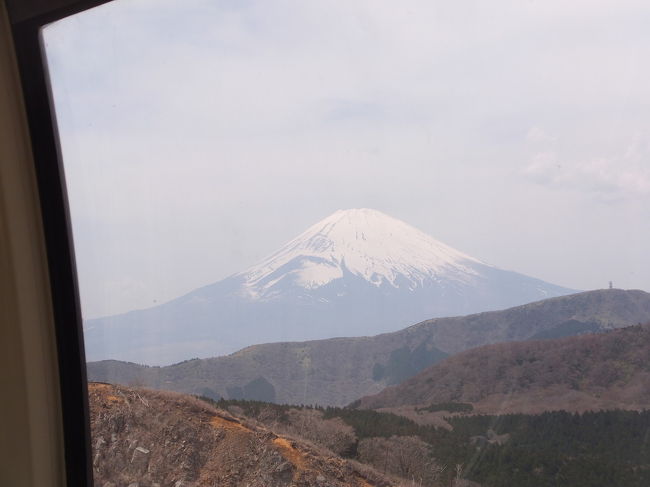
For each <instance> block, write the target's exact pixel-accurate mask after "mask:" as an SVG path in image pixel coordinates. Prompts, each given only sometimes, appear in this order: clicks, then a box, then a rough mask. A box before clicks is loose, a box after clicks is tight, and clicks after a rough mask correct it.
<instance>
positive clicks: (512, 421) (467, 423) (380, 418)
mask: <svg viewBox="0 0 650 487" xmlns="http://www.w3.org/2000/svg"><path fill="white" fill-rule="evenodd" d="M206 400H208V401H209V402H211V403H214V404H215V405H217V406H218V407H220V408H223V409H228V408H229V407H230V406H238V407H239V408H241V410H243V411H244V414H245V415H246V416H249V417H251V418H259V417H260V413H261V412H262V411H267V412H268V411H269V410H272V411H274V412H275V418H276V420H278V421H280V422H281V421H289V415H288V414H287V413H288V411H290V410H291V409H305V408H307V409H315V410H318V411H321V412H322V415H323V419H331V418H340V419H341V420H343V421H344V422H345V423H346V424H348V425H349V426H351V427H352V428H353V429H354V432H355V435H356V443H357V445H358V444H359V442H360V441H362V440H364V439H368V438H391V437H418V438H419V439H421V440H422V441H424V442H425V443H426V444H428V445H429V446H430V449H429V455H430V456H431V460H432V461H435V463H436V464H438V465H440V466H441V467H443V468H442V472H441V474H440V478H439V483H438V485H450V483H451V481H452V478H453V477H454V476H455V475H457V466H462V477H463V478H466V479H469V480H472V481H475V482H478V483H480V484H481V485H482V486H484V487H511V486H519V485H521V486H527V487H542V486H543V487H547V486H554V487H563V486H566V487H602V486H617V487H628V486H629V487H647V486H649V485H650V411H643V412H636V411H621V410H614V411H600V412H587V413H583V414H577V413H568V412H564V411H557V412H547V413H543V414H540V415H524V414H508V415H503V416H484V415H461V416H451V417H448V418H446V420H447V422H448V423H449V424H451V425H452V427H453V430H452V431H449V430H446V429H444V428H435V427H433V426H422V425H418V424H417V423H415V422H413V421H411V420H410V419H407V418H405V417H402V416H398V415H395V414H390V413H379V412H376V411H372V410H359V409H351V408H318V407H315V408H314V407H311V406H289V405H278V404H269V403H263V402H257V401H236V400H229V401H225V400H222V401H218V402H214V401H212V400H210V399H206ZM438 406H439V405H432V407H431V409H434V410H437V409H439V407H438ZM458 409H465V408H464V407H463V406H459V408H458ZM357 453H358V452H357V449H356V448H351V449H349V451H348V452H347V453H346V456H348V457H349V458H353V459H358V458H357Z"/></svg>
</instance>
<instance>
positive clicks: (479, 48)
mask: <svg viewBox="0 0 650 487" xmlns="http://www.w3.org/2000/svg"><path fill="white" fill-rule="evenodd" d="M649 25H650V3H649V2H647V1H624V0H616V1H596V0H584V1H572V0H561V1H549V0H545V1H522V0H512V1H490V2H488V1H482V2H480V1H467V0H456V1H453V2H452V1H435V0H422V1H416V0H406V1H402V2H394V1H388V0H386V1H384V0H372V1H371V0H365V1H362V0H359V1H357V0H345V1H318V0H312V1H308V0H295V1H291V0H259V1H256V0H226V1H219V0H206V1H200V0H192V1H189V0H183V1H180V0H179V1H168V0H118V1H115V2H113V3H111V4H107V5H105V6H102V7H99V8H96V9H93V10H91V11H88V12H85V13H83V14H80V15H77V16H74V17H72V18H69V19H65V20H63V21H60V22H57V23H55V24H53V25H51V26H49V27H47V28H46V29H45V32H44V39H45V44H46V50H47V56H48V62H49V66H50V72H51V78H52V85H53V93H54V99H55V103H56V110H57V120H58V123H59V129H60V133H61V140H62V148H63V155H64V164H65V169H66V177H67V180H68V188H69V197H70V202H71V209H72V217H73V227H74V237H75V246H76V255H77V265H78V271H79V279H80V284H81V295H82V308H83V312H84V316H85V317H87V318H88V317H97V316H101V315H106V314H113V313H117V312H122V311H128V310H131V309H134V308H141V307H148V306H151V305H153V304H156V303H160V302H164V301H166V300H169V299H171V298H174V297H176V296H179V295H182V294H184V293H186V292H188V291H190V290H192V289H194V288H196V287H199V286H202V285H205V284H208V283H211V282H215V281H218V280H220V279H222V278H224V277H227V276H228V275H230V274H232V273H234V272H238V271H242V270H244V269H245V268H247V267H248V266H250V265H252V264H254V263H255V262H256V261H258V260H259V259H261V258H263V257H264V256H266V255H267V254H270V253H271V252H273V251H274V250H276V249H277V248H278V247H279V246H280V245H282V244H283V243H285V242H286V241H287V240H289V239H291V238H293V237H294V236H296V235H297V234H298V233H300V232H301V231H303V230H304V229H305V228H306V227H308V226H309V225H311V224H313V223H315V222H316V221H318V220H320V219H321V218H324V217H326V216H327V215H329V214H330V213H332V212H334V211H335V210H337V209H345V208H356V207H369V208H375V209H378V210H380V211H383V212H385V213H388V214H389V215H391V216H394V217H397V218H400V219H402V220H404V221H406V222H407V223H410V224H412V225H414V226H416V227H418V228H420V229H421V230H423V231H425V232H427V233H429V234H430V235H432V236H434V237H435V238H437V239H439V240H442V241H443V242H445V243H447V244H449V245H451V246H453V247H456V248H458V249H459V250H461V251H463V252H466V253H468V254H470V255H473V256H475V257H477V258H479V259H481V260H483V261H486V262H488V263H491V264H494V265H496V266H498V267H501V268H505V269H509V270H515V271H518V272H522V273H524V274H528V275H531V276H534V277H538V278H541V279H544V280H547V281H549V282H552V283H555V284H559V285H563V286H567V287H573V288H577V289H594V288H602V287H606V286H607V283H608V281H609V280H612V281H614V285H615V286H616V287H621V288H640V289H645V290H648V291H650V257H649V254H650V252H649V249H650V223H649V222H650V88H649V87H650V63H649V62H648V60H649V59H650V29H649V28H648V26H649Z"/></svg>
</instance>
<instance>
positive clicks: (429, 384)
mask: <svg viewBox="0 0 650 487" xmlns="http://www.w3.org/2000/svg"><path fill="white" fill-rule="evenodd" d="M649 318H650V317H649ZM649 357H650V323H649V324H645V325H637V326H631V327H627V328H623V329H619V330H610V331H608V332H606V333H599V334H589V335H583V336H577V337H568V338H561V339H554V340H546V341H528V342H522V343H507V344H506V343H500V344H496V345H487V346H484V347H480V348H475V349H472V350H467V351H465V352H462V353H459V354H457V355H454V356H453V357H450V358H447V359H446V360H444V361H442V362H439V363H437V364H435V365H433V366H432V367H429V368H427V369H426V370H424V371H423V372H421V373H420V374H418V375H417V376H415V377H413V378H411V379H409V380H407V381H406V382H404V383H402V384H399V385H397V386H394V387H388V388H386V389H385V390H383V391H382V392H380V393H379V394H377V395H374V396H368V397H364V398H362V399H361V400H359V401H357V402H355V403H354V405H355V406H356V407H359V408H372V409H379V408H398V407H403V406H419V407H420V408H427V407H430V406H431V405H432V404H435V405H441V404H450V403H466V404H467V403H469V404H471V405H472V411H473V412H474V413H484V414H496V413H500V414H503V413H515V412H517V413H529V414H535V413H541V412H544V411H550V410H565V411H566V410H568V411H579V412H582V411H596V410H603V409H636V410H641V409H647V408H649V407H650V362H649V361H648V358H649ZM438 407H441V406H438ZM443 409H444V407H443Z"/></svg>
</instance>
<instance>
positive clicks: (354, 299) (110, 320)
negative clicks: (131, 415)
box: [84, 209, 573, 365]
mask: <svg viewBox="0 0 650 487" xmlns="http://www.w3.org/2000/svg"><path fill="white" fill-rule="evenodd" d="M572 292H573V290H570V289H567V288H563V287H561V286H556V285H553V284H549V283H546V282H543V281H541V280H539V279H535V278H531V277H528V276H524V275H522V274H518V273H516V272H512V271H505V270H501V269H498V268H496V267H494V266H491V265H489V264H485V263H483V262H481V261H480V260H478V259H475V258H473V257H470V256H468V255H466V254H463V253H462V252H460V251H457V250H455V249H453V248H451V247H449V246H447V245H446V244H443V243H442V242H439V241H438V240H436V239H434V238H433V237H430V236H428V235H426V234H424V233H423V232H421V231H420V230H417V229H415V228H414V227H412V226H410V225H408V224H406V223H404V222H402V221H400V220H397V219H395V218H392V217H389V216H387V215H384V214H383V213H380V212H378V211H376V210H368V209H357V210H345V211H339V212H336V213H334V214H333V215H330V216H329V217H327V218H325V219H324V220H321V221H320V222H318V223H317V224H315V225H313V226H312V227H310V228H309V229H307V230H306V231H305V232H303V233H302V234H301V235H299V236H298V237H297V238H295V239H293V240H291V241H290V242H289V243H288V244H286V245H285V246H283V247H282V248H281V249H280V250H279V251H277V252H275V253H274V254H272V255H271V256H269V257H267V258H266V259H263V260H262V261H261V263H259V264H257V265H254V266H252V267H249V268H248V269H247V270H246V271H244V272H241V273H238V274H234V275H232V276H230V277H228V278H226V279H223V280H221V281H218V282H216V283H213V284H210V285H207V286H204V287H202V288H199V289H197V290H195V291H192V292H190V293H188V294H186V295H184V296H181V297H179V298H176V299H174V300H172V301H170V302H167V303H164V304H161V305H159V306H156V307H153V308H149V309H145V310H138V311H132V312H130V313H125V314H122V315H116V316H111V317H104V318H101V319H93V320H87V321H86V322H85V323H84V332H85V342H86V354H87V358H88V360H91V361H95V360H101V359H109V358H110V359H119V360H126V361H138V362H144V363H147V364H159V365H160V364H168V363H175V362H179V361H181V360H184V359H187V358H189V357H201V358H205V357H212V356H217V355H224V354H227V353H231V352H234V351H236V350H239V349H241V348H243V347H245V346H247V345H250V344H251V339H250V337H255V341H256V342H258V343H260V342H285V341H297V340H313V339H322V338H331V337H336V336H365V335H376V334H378V333H383V332H391V331H396V330H399V329H401V328H403V327H405V326H408V325H410V324H412V323H417V322H420V321H423V320H426V319H429V318H432V317H442V316H460V315H467V314H470V313H476V312H481V311H489V310H497V309H503V308H507V307H511V306H516V305H519V304H524V303H528V302H532V301H536V300H539V299H543V298H547V297H551V296H560V295H566V294H569V293H572Z"/></svg>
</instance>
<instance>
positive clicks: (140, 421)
mask: <svg viewBox="0 0 650 487" xmlns="http://www.w3.org/2000/svg"><path fill="white" fill-rule="evenodd" d="M89 396H90V411H91V428H92V438H93V474H94V479H95V486H97V487H213V486H215V485H218V486H219V487H240V486H241V487H244V486H248V487H282V486H296V487H298V486H301V487H324V486H326V485H327V486H331V487H372V486H377V487H390V486H391V485H393V484H392V483H391V481H389V480H388V479H386V478H384V477H383V476H381V475H379V474H376V473H374V472H373V471H371V470H370V469H366V468H364V469H363V471H361V470H360V469H359V468H357V467H355V466H354V465H353V464H351V463H350V462H348V461H346V460H343V459H341V458H339V457H336V456H334V455H332V454H328V453H327V452H325V451H320V450H318V449H317V448H315V447H313V446H310V445H307V444H304V443H303V442H300V441H297V440H295V439H292V438H290V437H285V436H279V435H277V434H275V433H274V432H272V431H270V430H268V429H266V428H262V427H260V426H255V425H252V424H247V423H245V422H244V421H242V420H240V419H237V418H235V417H234V416H232V415H231V414H229V413H227V412H225V411H221V410H218V409H215V408H213V407H211V406H209V405H208V404H206V403H204V402H202V401H200V400H198V399H196V398H193V397H189V396H183V395H181V394H177V393H172V392H161V391H150V390H143V389H133V388H127V387H121V386H111V385H108V384H98V383H91V384H90V385H89Z"/></svg>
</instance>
